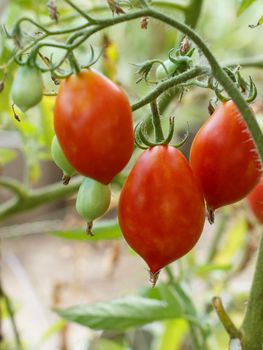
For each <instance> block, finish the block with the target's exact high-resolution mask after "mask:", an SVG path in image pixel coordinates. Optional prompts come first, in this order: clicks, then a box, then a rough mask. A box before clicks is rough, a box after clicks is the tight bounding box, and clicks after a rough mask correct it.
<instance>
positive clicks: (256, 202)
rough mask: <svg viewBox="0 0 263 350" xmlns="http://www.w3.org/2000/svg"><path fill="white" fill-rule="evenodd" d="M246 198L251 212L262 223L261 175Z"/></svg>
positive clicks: (262, 191)
mask: <svg viewBox="0 0 263 350" xmlns="http://www.w3.org/2000/svg"><path fill="white" fill-rule="evenodd" d="M247 199H248V203H249V206H250V208H251V210H252V212H253V214H254V215H255V217H256V218H257V219H258V221H259V222H261V223H263V177H262V178H261V180H260V182H259V184H258V185H257V186H256V187H255V188H254V189H253V190H252V192H250V194H249V195H248V197H247Z"/></svg>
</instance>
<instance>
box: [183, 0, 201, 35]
mask: <svg viewBox="0 0 263 350" xmlns="http://www.w3.org/2000/svg"><path fill="white" fill-rule="evenodd" d="M202 5H203V0H191V1H190V2H189V5H188V6H187V9H186V11H185V24H187V25H188V26H190V27H192V28H195V27H196V25H197V22H198V20H199V18H200V13H201V9H202Z"/></svg>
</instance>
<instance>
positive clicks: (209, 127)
mask: <svg viewBox="0 0 263 350" xmlns="http://www.w3.org/2000/svg"><path fill="white" fill-rule="evenodd" d="M190 164H191V167H192V169H193V172H194V174H195V176H196V178H197V180H198V182H199V184H200V186H201V188H202V190H203V193H204V197H205V199H206V202H207V204H208V208H209V210H211V211H214V210H215V209H217V208H219V207H222V206H224V205H227V204H231V203H234V202H237V201H239V200H240V199H242V198H244V197H245V196H246V195H247V194H248V193H249V192H250V191H251V190H252V188H253V187H254V186H255V185H256V184H257V182H258V181H259V179H260V176H261V162H260V159H259V155H258V153H257V151H256V147H255V144H254V141H253V140H252V138H251V135H250V133H249V131H248V128H247V126H246V124H245V122H244V120H243V118H242V117H241V115H240V112H239V111H238V109H237V107H236V106H235V104H234V103H233V101H228V102H227V103H224V104H222V105H220V106H219V107H218V108H217V109H216V111H215V112H214V113H213V115H212V116H211V117H210V118H209V119H208V121H207V122H206V123H205V124H204V125H203V126H202V127H201V129H200V130H199V131H198V133H197V135H196V136H195V138H194V141H193V144H192V147H191V153H190Z"/></svg>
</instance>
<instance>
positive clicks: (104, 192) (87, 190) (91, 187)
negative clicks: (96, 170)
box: [76, 177, 111, 234]
mask: <svg viewBox="0 0 263 350" xmlns="http://www.w3.org/2000/svg"><path fill="white" fill-rule="evenodd" d="M110 200H111V191H110V186H109V185H103V184H102V183H100V182H98V181H95V180H93V179H90V178H88V177H85V178H84V179H83V181H82V183H81V185H80V188H79V191H78V195H77V200H76V210H77V212H78V214H79V215H80V216H81V217H83V219H84V220H86V222H87V233H88V234H92V232H91V228H92V222H93V220H95V219H97V218H98V217H100V216H101V215H103V214H104V213H105V212H106V211H107V209H108V208H109V205H110Z"/></svg>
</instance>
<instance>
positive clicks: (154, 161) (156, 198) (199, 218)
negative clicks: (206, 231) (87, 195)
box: [118, 146, 205, 275]
mask: <svg viewBox="0 0 263 350" xmlns="http://www.w3.org/2000/svg"><path fill="white" fill-rule="evenodd" d="M118 215H119V223H120V227H121V230H122V232H123V235H124V237H125V239H126V241H127V242H128V244H129V245H130V246H131V247H132V248H133V249H134V250H135V251H136V252H137V253H138V254H139V255H140V256H141V257H142V258H143V259H144V260H145V261H146V263H147V264H148V266H149V268H150V272H151V274H152V275H154V274H156V273H158V271H159V270H160V269H161V268H163V267H164V266H165V265H167V264H169V263H171V262H172V261H174V260H176V259H178V258H180V257H181V256H183V255H185V254H186V253H187V252H188V251H189V250H190V249H192V248H193V246H194V245H195V244H196V242H197V241H198V239H199V237H200V234H201V232H202V229H203V226H204V220H205V210H204V200H203V196H202V193H201V190H200V189H199V187H198V185H197V183H196V181H195V179H194V176H193V173H192V170H191V168H190V166H189V164H188V162H187V160H186V159H185V157H184V156H183V154H182V153H181V152H180V151H178V150H177V149H176V148H174V147H171V146H155V147H153V148H150V149H148V150H146V151H145V152H144V153H143V154H142V156H141V157H140V159H139V160H138V161H137V163H136V164H135V166H134V168H133V169H132V171H131V173H130V175H129V176H128V179H127V181H126V183H125V185H124V187H123V190H122V192H121V196H120V201H119V213H118Z"/></svg>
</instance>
